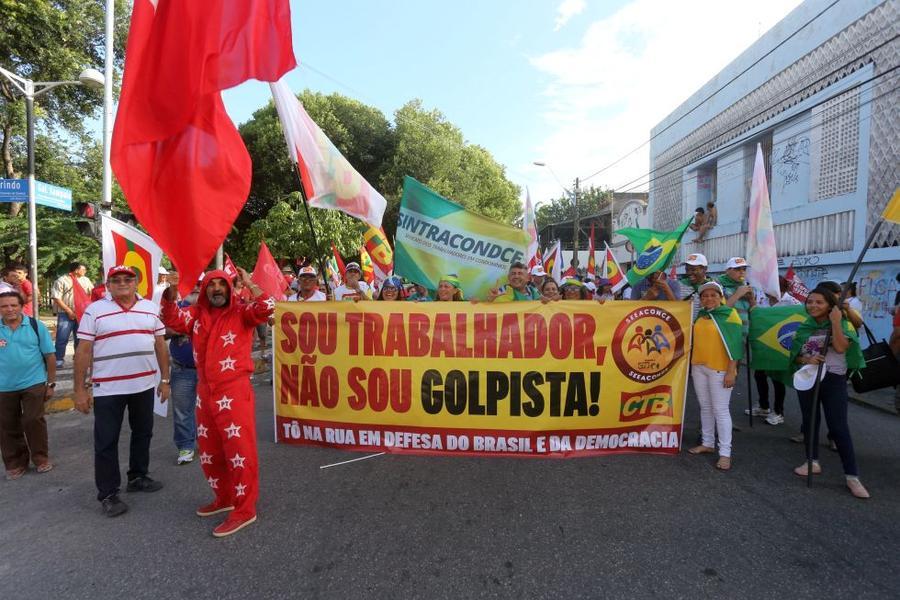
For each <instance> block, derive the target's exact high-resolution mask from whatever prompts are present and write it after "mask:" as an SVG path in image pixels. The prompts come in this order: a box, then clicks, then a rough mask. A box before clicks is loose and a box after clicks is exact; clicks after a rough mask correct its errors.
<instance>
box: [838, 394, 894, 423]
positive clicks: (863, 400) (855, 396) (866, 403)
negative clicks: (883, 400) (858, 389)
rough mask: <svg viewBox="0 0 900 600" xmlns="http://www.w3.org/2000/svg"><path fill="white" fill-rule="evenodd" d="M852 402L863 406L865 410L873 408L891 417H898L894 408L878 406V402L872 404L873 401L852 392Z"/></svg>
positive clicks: (849, 396)
mask: <svg viewBox="0 0 900 600" xmlns="http://www.w3.org/2000/svg"><path fill="white" fill-rule="evenodd" d="M847 396H848V398H849V399H850V402H852V403H853V404H856V405H857V406H862V407H864V408H871V409H873V410H877V411H880V412H883V413H887V414H889V415H894V416H895V417H896V416H898V414H897V411H896V410H894V408H893V407H892V406H887V405H884V404H878V403H877V402H872V401H871V400H868V399H866V397H865V396H861V395H859V394H857V393H855V392H850V393H849V394H848V395H847Z"/></svg>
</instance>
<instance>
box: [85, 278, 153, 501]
mask: <svg viewBox="0 0 900 600" xmlns="http://www.w3.org/2000/svg"><path fill="white" fill-rule="evenodd" d="M106 287H107V289H108V290H109V294H110V295H109V296H107V297H105V298H102V299H100V300H97V301H96V302H94V303H93V304H91V305H90V306H88V307H87V309H86V310H85V311H84V316H83V317H82V318H81V320H80V321H79V323H78V339H79V340H80V343H79V344H78V349H77V350H76V351H75V408H77V409H78V410H80V411H81V412H83V413H85V414H87V413H88V412H90V410H91V397H90V395H89V394H88V390H87V386H86V385H80V383H81V382H84V381H85V380H86V377H87V370H88V366H91V367H92V369H93V373H92V386H93V396H94V398H93V405H94V479H95V481H96V483H97V499H98V500H99V501H100V502H101V505H102V510H103V513H104V514H105V515H106V516H109V517H115V516H118V515H121V514H122V513H124V512H125V511H127V510H128V506H127V505H126V504H125V503H124V502H122V501H121V500H120V499H119V486H120V484H121V474H120V472H119V432H120V431H121V430H122V419H123V417H124V415H125V409H126V408H128V424H129V425H130V426H131V452H130V456H129V461H128V464H129V467H128V486H127V488H126V489H127V490H128V491H129V492H155V491H157V490H159V489H160V488H162V483H160V482H159V481H155V480H153V479H150V477H148V476H147V472H148V470H149V467H150V438H151V437H153V395H154V393H158V394H160V395H161V396H162V400H163V402H165V401H166V400H167V399H168V398H169V380H168V379H167V378H163V379H160V376H161V375H162V376H163V377H168V373H169V353H168V351H167V349H166V343H165V340H164V338H163V335H164V334H165V331H166V329H165V327H163V324H162V322H161V321H160V320H159V315H158V310H159V308H158V307H157V305H156V304H154V303H153V302H151V301H149V300H145V299H143V298H141V297H140V296H139V295H138V294H137V291H136V290H137V274H136V273H135V272H134V270H133V269H131V267H127V266H123V265H119V266H116V267H113V268H111V269H110V270H109V272H108V273H107V275H106ZM157 380H159V387H158V389H156V385H157V384H156V382H157Z"/></svg>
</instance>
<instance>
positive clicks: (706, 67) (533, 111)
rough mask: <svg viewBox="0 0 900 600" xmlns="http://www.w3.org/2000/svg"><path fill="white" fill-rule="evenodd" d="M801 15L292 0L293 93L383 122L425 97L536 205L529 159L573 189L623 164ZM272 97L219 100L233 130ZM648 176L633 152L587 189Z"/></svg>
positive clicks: (259, 92)
mask: <svg viewBox="0 0 900 600" xmlns="http://www.w3.org/2000/svg"><path fill="white" fill-rule="evenodd" d="M745 4H749V3H745ZM796 4H798V2H797V0H787V1H785V0H777V1H775V0H759V1H758V2H756V3H754V5H753V6H752V7H749V6H742V5H741V4H738V3H733V2H714V1H712V0H686V1H684V2H670V1H663V0H631V1H625V0H616V1H603V2H601V1H596V0H595V1H591V0H480V1H477V0H457V1H455V2H436V1H426V0H418V1H415V0H391V1H374V0H333V1H330V2H324V1H317V2H301V1H300V0H292V2H291V7H292V13H293V14H292V21H293V23H292V24H293V34H294V52H295V54H296V56H297V59H298V61H299V62H300V63H301V66H300V67H299V68H298V69H296V70H294V71H293V72H291V73H290V74H289V75H288V76H287V81H288V83H289V85H290V86H291V88H292V89H293V90H294V91H300V90H302V89H304V88H309V89H311V90H314V91H321V92H325V93H329V92H339V93H341V94H344V95H347V96H351V97H353V98H356V99H358V100H360V101H362V102H365V103H367V104H371V105H374V106H376V107H377V108H379V109H380V110H381V111H382V112H384V113H385V115H386V116H387V117H388V118H391V116H392V114H393V111H394V110H396V109H397V108H399V107H400V106H402V105H403V104H404V103H405V102H407V101H409V100H411V99H413V98H421V99H422V100H423V102H424V104H425V106H426V107H427V108H436V109H438V110H440V111H441V112H443V113H444V115H445V116H446V117H447V118H448V119H449V120H450V121H451V122H453V123H454V124H456V125H457V126H459V127H460V128H461V130H462V132H463V134H464V135H465V137H466V139H467V140H468V141H469V142H471V143H476V144H480V145H482V146H484V147H485V148H487V149H488V150H489V151H490V152H491V153H492V154H493V155H494V157H495V158H496V159H497V160H498V161H499V162H500V163H502V164H504V165H505V166H506V169H507V176H508V177H509V178H510V179H511V180H513V181H514V182H515V183H517V184H519V185H521V186H523V188H524V187H525V186H528V187H529V188H530V190H531V194H532V199H533V200H535V201H541V200H547V199H549V198H550V197H551V196H554V195H558V192H559V184H558V183H557V182H556V181H555V179H554V178H553V176H552V173H550V171H548V169H546V168H540V167H535V166H533V165H532V164H531V163H532V161H535V160H540V161H545V162H547V163H548V164H549V165H551V167H552V170H553V172H555V173H556V174H557V175H558V176H559V177H560V178H561V179H562V180H563V182H564V183H566V184H567V185H570V184H571V180H572V179H574V177H576V176H584V175H586V174H589V173H592V172H594V171H596V170H597V169H599V168H600V167H602V166H604V165H606V164H607V163H609V162H612V161H613V160H615V159H617V158H619V157H621V156H622V155H624V154H625V153H626V152H628V151H629V150H631V149H632V148H634V147H635V146H637V145H639V144H640V143H642V142H643V141H645V140H646V139H647V138H648V137H649V131H650V128H651V127H653V125H655V124H656V123H657V122H658V121H660V120H661V119H662V118H663V117H665V116H666V115H667V114H668V113H669V112H671V110H673V109H674V108H675V107H677V106H678V105H679V104H680V103H681V102H682V101H684V99H686V98H687V97H688V96H689V95H690V94H691V93H692V92H693V91H694V90H696V89H697V88H698V87H699V86H700V85H702V84H703V83H705V82H706V81H707V80H709V79H710V78H711V77H713V76H714V75H715V74H716V73H717V72H718V71H719V70H720V69H721V68H722V67H724V66H725V65H727V64H728V62H730V61H731V60H732V59H733V58H734V57H736V56H737V55H738V54H739V53H740V52H741V51H742V50H743V49H744V48H746V47H747V46H748V45H749V44H751V43H752V42H753V41H755V40H756V38H757V37H758V36H759V35H760V34H762V33H763V32H764V31H766V30H767V29H769V28H770V27H771V26H772V25H774V24H775V23H776V22H777V21H778V20H780V19H781V18H783V17H784V16H785V15H787V14H788V12H790V10H791V9H792V8H793V7H794V6H796ZM710 48H716V49H717V51H716V52H710V50H709V49H710ZM269 98H270V94H269V90H268V86H267V85H265V84H260V83H258V82H248V83H246V84H244V85H242V86H239V87H237V88H235V89H232V90H229V91H228V92H226V93H225V103H226V106H227V108H228V111H229V114H230V115H231V116H232V118H233V119H234V121H235V122H236V123H241V122H244V121H246V120H247V119H249V118H250V117H251V115H252V113H253V111H255V110H256V109H258V108H259V107H261V106H263V105H265V104H266V103H267V102H268V101H269ZM648 168H649V167H648V158H647V152H646V151H642V152H638V153H637V154H636V155H635V156H633V157H631V158H630V159H629V160H627V161H624V162H623V164H622V165H620V166H618V167H617V168H615V169H612V170H610V171H609V172H606V173H604V174H603V175H602V176H599V177H597V178H595V179H594V180H592V181H590V182H589V183H592V184H595V185H601V186H603V187H618V186H619V185H620V184H623V183H624V182H627V181H630V180H631V179H633V178H634V177H638V176H640V175H641V174H643V173H646V171H647V170H648Z"/></svg>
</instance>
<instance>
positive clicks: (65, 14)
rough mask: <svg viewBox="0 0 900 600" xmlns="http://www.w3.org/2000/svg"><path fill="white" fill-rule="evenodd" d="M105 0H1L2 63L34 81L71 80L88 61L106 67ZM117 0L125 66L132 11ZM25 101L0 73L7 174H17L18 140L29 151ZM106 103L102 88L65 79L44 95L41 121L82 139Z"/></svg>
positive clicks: (119, 57) (119, 51)
mask: <svg viewBox="0 0 900 600" xmlns="http://www.w3.org/2000/svg"><path fill="white" fill-rule="evenodd" d="M105 4H106V3H105V1H104V0H0V22H2V23H3V26H2V27H0V66H2V67H3V68H5V69H7V70H9V71H12V72H14V73H16V74H17V75H19V76H21V77H24V78H26V79H31V80H34V81H69V80H74V79H77V77H78V74H79V73H80V72H81V71H82V70H83V69H86V68H88V67H94V68H100V69H102V64H103V60H104V56H105V41H104V37H103V31H104V13H105ZM129 9H130V7H129V6H128V3H126V1H125V0H116V2H115V14H116V28H115V31H116V40H115V55H116V56H115V62H116V65H117V67H118V68H119V69H121V66H122V61H123V59H124V55H125V52H124V49H125V39H126V36H127V32H128V19H129V15H130V14H131V11H130V10H129ZM24 105H25V103H24V100H23V97H22V94H21V93H19V91H18V90H16V89H15V88H14V87H13V86H12V85H11V84H10V83H9V82H8V81H7V80H6V79H5V78H0V132H2V136H3V137H2V141H0V143H2V150H3V151H2V159H3V167H4V174H5V176H6V177H13V176H14V175H15V170H14V167H13V162H14V160H15V157H14V152H13V146H14V145H15V146H17V147H18V148H20V149H21V151H23V152H24V146H25V145H24V142H21V143H19V144H16V143H15V142H16V140H15V139H14V138H19V140H24V136H25V133H26V132H25V107H24ZM102 105H103V94H100V93H98V92H97V91H96V90H90V89H87V88H85V87H84V86H78V85H66V86H61V87H58V88H56V89H54V90H52V91H50V92H48V93H47V94H44V95H42V96H40V97H39V99H38V101H37V102H36V113H37V114H36V117H37V118H38V120H39V123H38V125H39V126H43V127H44V128H46V129H47V130H50V131H53V130H56V129H61V130H62V132H64V133H65V134H66V135H68V136H71V137H72V138H74V139H78V140H83V139H84V138H83V136H84V131H85V130H84V121H85V119H86V118H87V117H91V116H93V115H95V114H96V113H97V109H98V108H100V107H101V106H102Z"/></svg>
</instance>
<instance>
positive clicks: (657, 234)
mask: <svg viewBox="0 0 900 600" xmlns="http://www.w3.org/2000/svg"><path fill="white" fill-rule="evenodd" d="M693 219H694V218H693V217H691V218H690V219H688V220H687V221H685V222H684V223H682V224H681V225H679V226H678V229H676V230H675V231H654V230H653V229H641V228H639V227H626V228H625V229H619V230H617V231H616V233H618V234H621V235H624V236H625V237H627V238H628V240H629V241H630V242H631V245H632V246H634V250H635V252H636V253H637V255H638V257H637V260H636V261H634V265H632V267H631V268H630V269H628V273H626V274H625V277H627V278H628V283H629V285H636V284H637V283H638V282H639V281H641V280H642V279H645V278H646V277H647V276H648V275H650V274H651V273H655V272H657V271H662V270H664V269H666V268H667V267H668V266H669V263H671V262H672V259H673V258H675V253H676V252H677V251H678V246H679V245H680V244H681V238H682V236H684V232H685V231H686V230H687V228H688V226H689V225H690V224H691V221H693Z"/></svg>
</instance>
